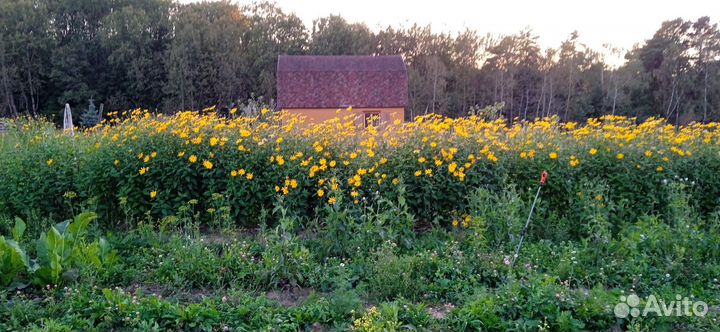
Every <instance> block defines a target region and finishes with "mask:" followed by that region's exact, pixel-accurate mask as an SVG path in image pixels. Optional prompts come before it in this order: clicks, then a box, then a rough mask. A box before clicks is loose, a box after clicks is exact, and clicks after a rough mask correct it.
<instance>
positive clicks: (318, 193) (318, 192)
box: [317, 189, 325, 197]
mask: <svg viewBox="0 0 720 332" xmlns="http://www.w3.org/2000/svg"><path fill="white" fill-rule="evenodd" d="M323 195H325V190H322V189H318V191H317V196H318V197H323Z"/></svg>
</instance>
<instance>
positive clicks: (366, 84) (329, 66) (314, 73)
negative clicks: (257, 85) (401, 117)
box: [277, 55, 408, 109]
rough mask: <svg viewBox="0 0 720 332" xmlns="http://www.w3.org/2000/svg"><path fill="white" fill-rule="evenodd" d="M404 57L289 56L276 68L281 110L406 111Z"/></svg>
mask: <svg viewBox="0 0 720 332" xmlns="http://www.w3.org/2000/svg"><path fill="white" fill-rule="evenodd" d="M407 104H408V79H407V69H406V68H405V63H404V62H403V60H402V57H400V56H399V55H392V56H288V55H281V56H280V57H279V58H278V64H277V105H278V108H280V109H283V108H343V107H348V106H353V107H357V108H366V107H378V108H384V107H405V106H407Z"/></svg>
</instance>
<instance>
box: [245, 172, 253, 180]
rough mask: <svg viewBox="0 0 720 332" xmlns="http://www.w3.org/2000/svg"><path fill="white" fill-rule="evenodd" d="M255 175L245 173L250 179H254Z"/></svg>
mask: <svg viewBox="0 0 720 332" xmlns="http://www.w3.org/2000/svg"><path fill="white" fill-rule="evenodd" d="M254 177H255V175H253V173H247V175H245V178H246V179H248V180H252V179H253V178H254Z"/></svg>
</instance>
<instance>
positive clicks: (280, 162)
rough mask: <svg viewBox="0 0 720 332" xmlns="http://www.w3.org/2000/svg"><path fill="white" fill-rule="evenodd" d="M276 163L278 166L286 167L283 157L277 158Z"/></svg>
mask: <svg viewBox="0 0 720 332" xmlns="http://www.w3.org/2000/svg"><path fill="white" fill-rule="evenodd" d="M275 161H276V162H277V164H278V166H282V165H285V158H283V156H277V158H275Z"/></svg>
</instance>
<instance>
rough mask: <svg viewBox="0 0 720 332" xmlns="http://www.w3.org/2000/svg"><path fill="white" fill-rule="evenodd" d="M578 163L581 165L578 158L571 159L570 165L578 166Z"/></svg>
mask: <svg viewBox="0 0 720 332" xmlns="http://www.w3.org/2000/svg"><path fill="white" fill-rule="evenodd" d="M577 165H580V160H577V159H572V160H570V166H572V167H577Z"/></svg>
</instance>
